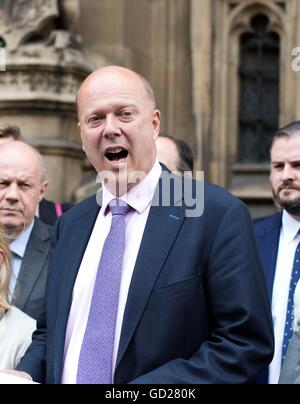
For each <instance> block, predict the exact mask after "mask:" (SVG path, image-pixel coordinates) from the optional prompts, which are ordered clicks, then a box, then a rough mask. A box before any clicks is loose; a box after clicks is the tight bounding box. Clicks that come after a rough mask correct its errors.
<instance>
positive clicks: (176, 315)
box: [18, 181, 273, 384]
mask: <svg viewBox="0 0 300 404" xmlns="http://www.w3.org/2000/svg"><path fill="white" fill-rule="evenodd" d="M193 183H194V182H193ZM160 184H161V181H160ZM194 184H195V183H194ZM204 196H205V202H204V213H203V215H202V216H200V217H197V218H190V217H186V215H185V210H186V208H187V207H186V206H185V201H184V199H180V200H178V201H176V200H173V201H172V200H171V203H170V205H171V206H169V207H166V206H164V207H163V206H158V207H157V206H152V207H151V209H150V213H149V217H148V220H147V223H146V227H145V231H144V235H143V239H142V242H141V246H140V249H139V254H138V257H137V261H136V264H135V268H134V272H133V276H132V280H131V284H130V288H129V293H128V298H127V303H126V308H125V313H124V318H123V325H122V332H121V338H120V343H119V350H118V356H117V363H116V369H115V375H114V383H142V384H152V383H176V384H177V383H247V382H249V381H253V379H254V378H255V376H256V375H257V374H258V373H259V372H260V371H261V370H262V369H263V368H265V367H266V366H267V365H268V363H269V362H270V360H271V359H272V355H273V328H272V319H271V313H270V310H269V305H268V296H267V290H266V285H265V281H264V276H263V272H262V268H261V263H260V259H259V254H258V251H257V246H256V241H255V237H254V232H253V229H252V222H251V218H250V215H249V213H248V210H247V209H246V207H245V206H244V205H243V204H242V203H241V202H240V201H239V200H238V199H236V198H234V197H233V196H232V195H230V194H229V193H227V192H226V191H224V190H222V189H221V188H219V187H217V186H213V185H205V192H204ZM171 199H172V198H171ZM98 213H99V206H98V205H97V203H96V199H95V197H92V198H89V199H88V200H86V201H83V202H82V203H80V204H78V205H76V206H75V207H74V208H73V209H71V210H70V211H68V212H67V213H66V214H65V215H64V216H62V218H60V219H59V221H58V223H57V225H56V247H55V250H54V253H53V258H52V264H51V265H50V270H49V277H48V286H47V314H46V315H45V316H44V318H41V319H40V321H39V323H38V330H37V332H36V333H35V335H34V341H33V343H32V344H31V346H30V348H29V350H28V351H27V353H26V355H25V356H24V358H23V359H22V361H21V363H20V365H19V367H18V369H19V370H23V371H25V372H27V373H29V374H30V375H31V376H32V378H33V379H34V380H36V381H38V382H41V383H48V384H59V383H60V382H61V376H62V370H63V353H64V343H65V334H66V326H67V322H68V316H69V311H70V307H71V303H72V291H73V286H74V283H75V280H76V276H77V273H78V269H79V267H80V263H81V260H82V257H83V254H84V252H85V249H86V246H87V243H88V241H89V238H90V235H91V232H92V229H93V227H94V224H95V220H96V217H97V215H98ZM99 366H101V364H99Z"/></svg>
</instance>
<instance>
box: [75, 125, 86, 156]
mask: <svg viewBox="0 0 300 404" xmlns="http://www.w3.org/2000/svg"><path fill="white" fill-rule="evenodd" d="M77 129H78V132H79V134H80V137H81V125H80V122H77ZM81 147H82V150H83V151H84V152H85V150H84V145H83V144H82V146H81Z"/></svg>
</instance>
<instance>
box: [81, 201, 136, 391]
mask: <svg viewBox="0 0 300 404" xmlns="http://www.w3.org/2000/svg"><path fill="white" fill-rule="evenodd" d="M109 206H110V210H111V212H112V222H111V228H110V231H109V233H108V236H107V238H106V240H105V243H104V245H103V250H102V255H101V258H100V263H99V267H98V272H97V276H96V281H95V285H94V292H93V297H92V301H91V307H90V312H89V318H88V322H87V326H86V330H85V334H84V338H83V342H82V346H81V351H80V356H79V363H78V370H77V384H110V383H112V356H113V346H114V338H115V325H116V318H117V312H118V303H119V290H120V282H121V273H122V261H123V255H124V248H125V215H126V214H127V213H128V211H129V210H130V206H128V205H127V204H126V203H125V202H123V201H121V200H119V199H113V200H112V201H111V203H110V204H109Z"/></svg>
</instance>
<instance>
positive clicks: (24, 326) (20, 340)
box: [0, 224, 36, 369]
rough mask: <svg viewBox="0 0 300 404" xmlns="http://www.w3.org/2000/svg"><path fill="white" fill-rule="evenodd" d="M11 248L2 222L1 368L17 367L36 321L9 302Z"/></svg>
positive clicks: (0, 258) (0, 246)
mask: <svg viewBox="0 0 300 404" xmlns="http://www.w3.org/2000/svg"><path fill="white" fill-rule="evenodd" d="M10 277H11V256H10V249H9V245H8V242H7V239H6V235H5V233H4V230H3V227H2V225H1V224H0V369H15V368H16V366H17V365H18V363H19V362H20V359H21V358H22V356H23V355H24V353H25V351H26V349H27V347H28V346H29V344H30V343H31V335H32V333H33V331H34V330H35V328H36V322H35V320H33V319H32V318H31V317H29V316H27V315H26V314H25V313H23V312H22V311H20V310H19V309H17V308H16V307H13V306H11V305H10V304H9V302H8V292H9V282H10Z"/></svg>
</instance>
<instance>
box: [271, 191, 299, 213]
mask: <svg viewBox="0 0 300 404" xmlns="http://www.w3.org/2000/svg"><path fill="white" fill-rule="evenodd" d="M275 202H277V204H278V205H279V206H280V207H281V208H282V209H285V210H286V211H287V212H288V213H289V214H290V215H293V216H299V217H300V196H299V197H298V198H294V199H291V198H280V199H276V200H275Z"/></svg>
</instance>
